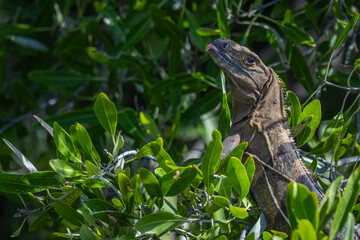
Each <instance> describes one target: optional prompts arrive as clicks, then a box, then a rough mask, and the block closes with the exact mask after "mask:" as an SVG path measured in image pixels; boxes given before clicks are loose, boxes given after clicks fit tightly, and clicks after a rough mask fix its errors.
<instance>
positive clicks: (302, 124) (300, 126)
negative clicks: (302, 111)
mask: <svg viewBox="0 0 360 240" xmlns="http://www.w3.org/2000/svg"><path fill="white" fill-rule="evenodd" d="M312 118H313V116H308V117H307V118H305V119H303V120H302V121H301V122H298V123H297V124H296V126H295V127H293V128H292V129H291V135H292V137H297V135H299V133H300V132H301V131H302V130H304V129H305V128H306V127H307V125H309V123H310V121H311V120H312ZM305 131H306V130H305Z"/></svg>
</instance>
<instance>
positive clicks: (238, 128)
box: [230, 68, 322, 197]
mask: <svg viewBox="0 0 360 240" xmlns="http://www.w3.org/2000/svg"><path fill="white" fill-rule="evenodd" d="M269 69H270V68H269ZM270 71H272V73H271V76H270V78H269V81H268V82H267V84H266V86H265V87H266V88H267V89H266V90H265V91H264V93H263V96H261V99H260V101H259V102H258V103H257V104H256V105H255V106H254V110H253V111H252V112H251V113H249V114H248V115H247V116H243V115H240V117H239V115H236V112H237V111H236V108H234V112H235V115H234V120H235V119H237V120H238V121H234V124H233V125H232V127H231V131H230V135H234V134H238V135H240V140H241V142H248V143H249V144H248V149H247V151H248V152H249V153H250V154H253V155H255V156H257V157H258V158H259V159H261V160H262V161H263V162H264V163H265V164H267V165H269V166H271V167H273V168H274V169H276V170H278V171H279V172H281V173H283V174H284V175H286V176H289V177H290V178H291V179H292V180H294V181H296V182H299V183H303V184H305V185H307V186H308V187H309V188H310V190H313V191H318V190H319V189H317V188H316V187H315V188H316V189H314V182H315V177H314V176H313V174H312V173H310V172H309V171H308V170H307V169H306V167H305V166H304V164H303V162H302V157H301V155H300V154H299V153H298V151H297V149H296V145H295V142H294V141H293V139H292V137H291V132H290V128H289V125H288V122H287V115H286V111H285V97H284V90H283V86H282V83H281V82H280V80H279V79H278V77H277V75H276V74H275V72H273V70H272V69H270ZM232 91H234V89H233V90H232ZM233 107H236V105H235V106H233ZM289 173H290V174H289ZM321 194H322V193H321V192H319V194H318V195H319V197H320V196H321Z"/></svg>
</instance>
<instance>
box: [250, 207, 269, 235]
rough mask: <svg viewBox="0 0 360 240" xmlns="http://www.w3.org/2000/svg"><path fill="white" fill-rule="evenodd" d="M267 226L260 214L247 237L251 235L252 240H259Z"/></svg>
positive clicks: (262, 215)
mask: <svg viewBox="0 0 360 240" xmlns="http://www.w3.org/2000/svg"><path fill="white" fill-rule="evenodd" d="M266 226H267V222H266V218H265V215H264V214H263V213H262V212H261V214H260V217H259V219H258V220H257V221H256V223H255V224H254V226H253V227H252V228H251V230H250V231H249V235H250V234H253V237H254V239H259V237H260V236H261V234H262V233H263V232H264V231H265V229H266Z"/></svg>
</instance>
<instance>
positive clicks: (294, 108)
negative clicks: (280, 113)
mask: <svg viewBox="0 0 360 240" xmlns="http://www.w3.org/2000/svg"><path fill="white" fill-rule="evenodd" d="M286 100H287V104H286V105H287V107H288V108H290V115H289V116H290V123H289V125H290V128H291V129H292V128H293V127H294V126H296V124H297V123H298V120H299V117H300V114H301V105H300V101H299V98H298V97H297V96H296V94H295V93H293V92H292V91H287V92H286Z"/></svg>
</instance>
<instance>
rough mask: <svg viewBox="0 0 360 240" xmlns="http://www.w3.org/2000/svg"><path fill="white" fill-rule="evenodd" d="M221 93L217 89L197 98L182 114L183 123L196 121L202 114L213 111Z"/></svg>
mask: <svg viewBox="0 0 360 240" xmlns="http://www.w3.org/2000/svg"><path fill="white" fill-rule="evenodd" d="M221 97H222V93H221V91H220V90H219V89H214V90H211V91H209V92H208V93H206V94H205V95H204V96H201V97H200V98H197V99H196V100H195V101H194V103H193V104H192V105H191V106H190V107H189V108H188V109H187V110H186V111H185V112H184V113H183V115H182V119H183V120H184V121H189V120H196V119H197V118H199V117H200V116H201V115H202V114H204V113H207V112H209V111H210V110H212V109H214V108H215V107H216V106H217V105H218V104H219V102H220V101H221Z"/></svg>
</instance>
